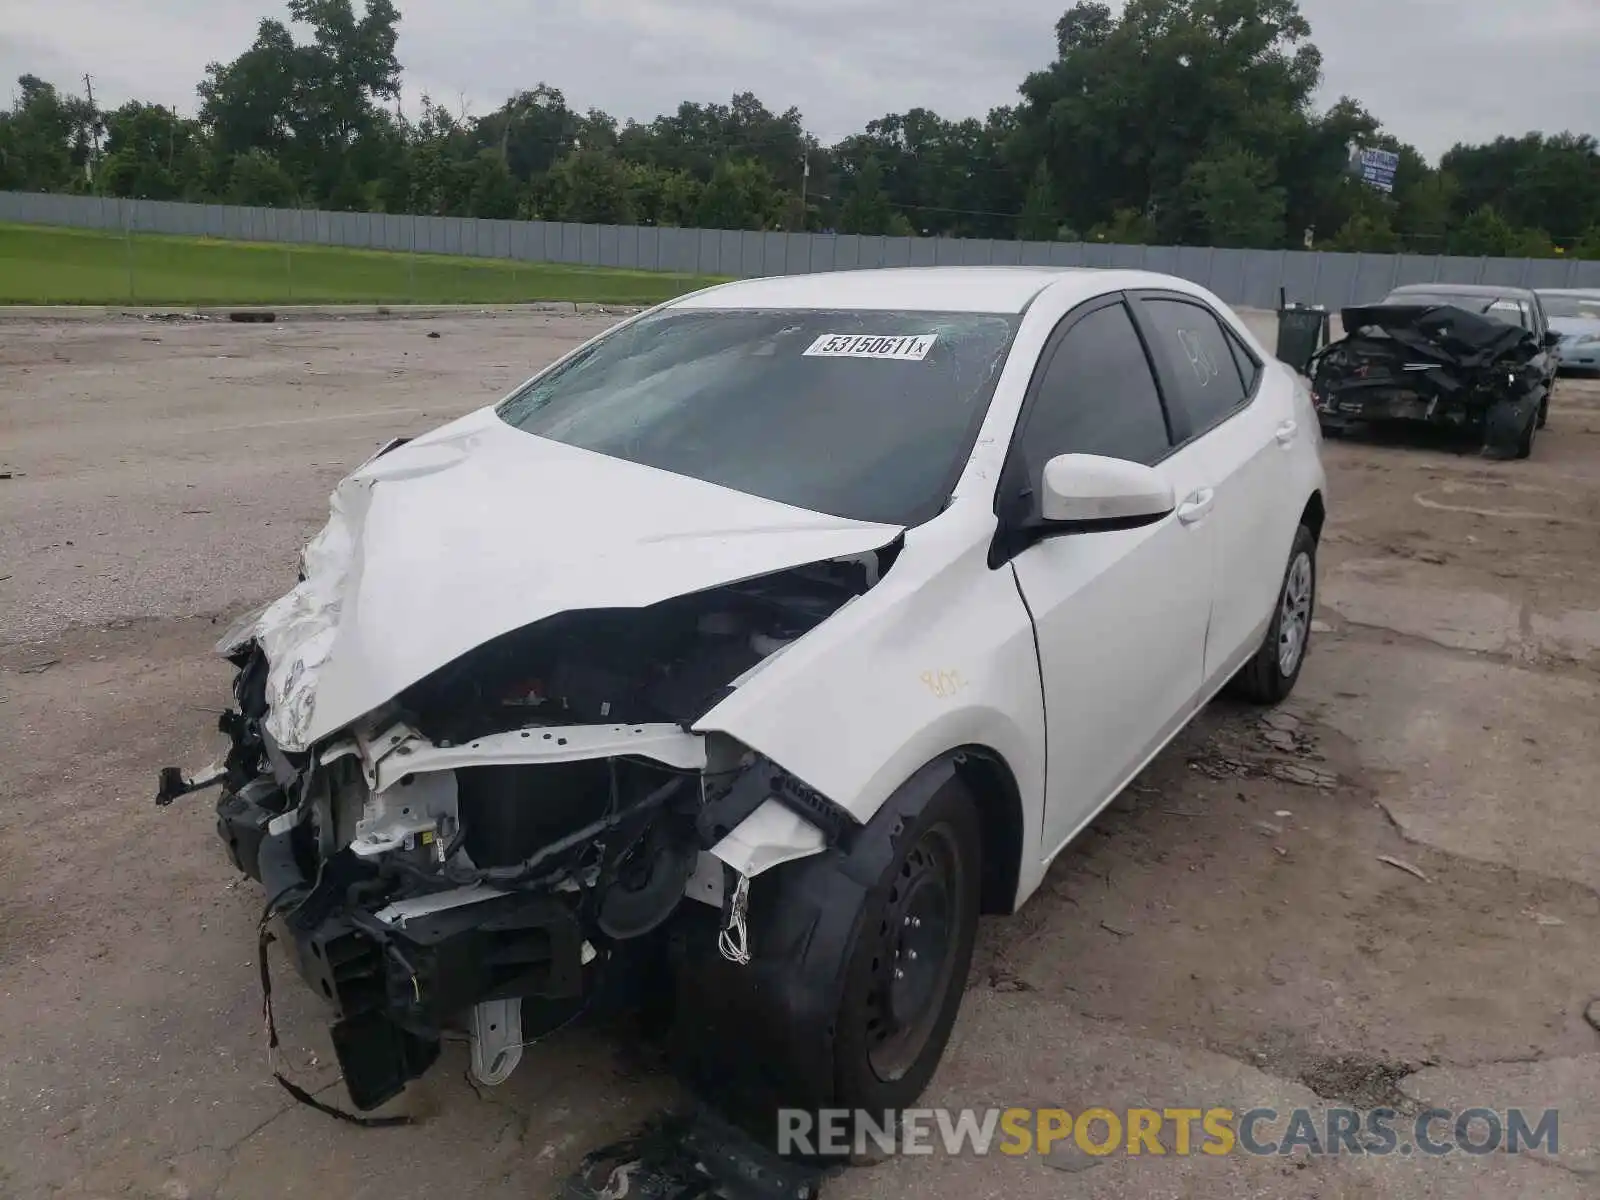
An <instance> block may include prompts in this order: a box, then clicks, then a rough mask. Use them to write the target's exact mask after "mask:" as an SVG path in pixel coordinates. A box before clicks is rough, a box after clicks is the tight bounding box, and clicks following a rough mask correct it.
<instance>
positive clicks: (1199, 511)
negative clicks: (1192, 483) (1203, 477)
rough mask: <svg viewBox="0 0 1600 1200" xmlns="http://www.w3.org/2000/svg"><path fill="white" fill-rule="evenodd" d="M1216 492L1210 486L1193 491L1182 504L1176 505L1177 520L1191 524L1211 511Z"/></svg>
mask: <svg viewBox="0 0 1600 1200" xmlns="http://www.w3.org/2000/svg"><path fill="white" fill-rule="evenodd" d="M1216 499H1217V493H1216V492H1215V491H1214V490H1213V489H1211V488H1201V489H1200V490H1199V491H1197V492H1194V493H1193V494H1191V495H1190V497H1189V498H1188V499H1187V500H1185V501H1184V502H1183V503H1182V504H1180V505H1178V520H1180V521H1182V522H1183V523H1184V524H1185V525H1193V524H1194V523H1195V522H1196V521H1198V520H1200V519H1201V518H1202V517H1204V516H1205V515H1206V514H1207V513H1208V512H1210V511H1211V505H1212V504H1213V503H1215V501H1216Z"/></svg>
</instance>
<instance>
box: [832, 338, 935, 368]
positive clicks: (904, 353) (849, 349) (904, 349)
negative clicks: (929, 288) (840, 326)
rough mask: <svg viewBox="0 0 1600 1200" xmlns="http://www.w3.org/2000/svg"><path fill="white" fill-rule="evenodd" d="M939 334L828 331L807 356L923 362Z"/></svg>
mask: <svg viewBox="0 0 1600 1200" xmlns="http://www.w3.org/2000/svg"><path fill="white" fill-rule="evenodd" d="M938 337H939V335H938V334H936V333H919V334H895V335H888V336H885V335H882V334H875V333H825V334H823V335H822V336H821V337H819V338H818V339H817V340H816V341H814V342H812V343H811V347H810V348H809V349H808V350H806V352H805V357H807V358H897V359H901V360H904V361H908V362H921V361H922V360H923V359H925V358H927V357H928V351H929V350H932V349H933V343H934V342H935V341H937V340H938Z"/></svg>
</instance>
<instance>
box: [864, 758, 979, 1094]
mask: <svg viewBox="0 0 1600 1200" xmlns="http://www.w3.org/2000/svg"><path fill="white" fill-rule="evenodd" d="M895 840H896V842H897V846H896V849H895V850H894V852H893V854H892V856H891V857H890V858H889V861H888V862H887V863H885V865H884V866H883V869H882V870H881V872H880V873H879V876H878V878H877V880H876V881H875V883H874V884H873V886H872V888H871V890H870V892H869V894H868V897H867V902H866V904H865V906H864V911H863V912H862V914H861V917H860V923H859V925H858V927H857V928H858V933H857V941H856V945H855V947H854V949H853V951H852V953H851V956H850V961H849V966H848V968H847V970H846V974H845V987H844V994H843V997H842V1002H841V1004H840V1006H839V1012H838V1016H837V1036H838V1041H837V1047H838V1050H837V1055H836V1058H835V1062H834V1071H835V1087H836V1091H835V1095H836V1097H837V1100H838V1103H839V1104H841V1105H843V1106H845V1107H851V1108H866V1109H870V1110H873V1111H880V1110H886V1109H888V1110H893V1109H900V1108H904V1107H906V1106H908V1105H910V1104H912V1103H913V1102H914V1101H915V1100H916V1099H917V1097H918V1096H919V1095H921V1094H922V1091H923V1089H924V1088H926V1087H927V1084H928V1080H929V1079H930V1078H932V1076H933V1072H934V1069H935V1068H936V1067H937V1066H938V1065H939V1059H940V1057H941V1056H942V1055H943V1053H944V1048H945V1045H946V1043H947V1042H948V1041H949V1038H950V1029H951V1026H952V1025H953V1024H954V1023H955V1019H956V1013H957V1010H958V1009H959V1008H960V1006H961V996H962V992H963V991H964V989H965V988H966V983H967V969H968V967H969V966H970V964H971V961H972V945H973V939H974V937H975V935H976V932H977V922H978V905H979V875H980V871H981V864H980V861H979V857H978V856H979V846H980V827H979V823H978V814H977V809H976V808H975V806H974V805H973V802H972V798H971V797H970V796H969V795H968V793H967V790H966V788H965V787H963V786H961V785H960V784H958V783H953V784H951V785H947V786H946V787H944V788H941V789H940V790H939V791H938V792H936V793H935V794H934V795H933V796H931V797H930V798H929V799H928V801H927V802H926V804H924V805H923V806H922V807H921V808H920V811H916V812H914V813H910V814H906V819H905V822H904V825H903V826H902V828H901V830H900V836H899V837H898V838H897V839H895Z"/></svg>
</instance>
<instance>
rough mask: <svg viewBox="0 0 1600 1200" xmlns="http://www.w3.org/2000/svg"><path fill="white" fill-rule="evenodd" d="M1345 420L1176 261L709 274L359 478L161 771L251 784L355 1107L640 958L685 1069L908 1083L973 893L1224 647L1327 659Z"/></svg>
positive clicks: (775, 1086) (1017, 899)
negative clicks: (1336, 450) (1132, 266)
mask: <svg viewBox="0 0 1600 1200" xmlns="http://www.w3.org/2000/svg"><path fill="white" fill-rule="evenodd" d="M1319 446H1320V441H1319V433H1318V426H1317V418H1316V415H1315V413H1314V412H1313V410H1312V406H1311V401H1310V396H1309V394H1308V391H1307V389H1306V387H1305V385H1304V383H1303V382H1301V381H1300V380H1299V379H1298V378H1297V377H1296V376H1295V375H1294V373H1293V372H1292V371H1291V370H1290V369H1289V368H1288V367H1286V366H1284V365H1283V364H1281V363H1279V362H1277V361H1276V360H1275V359H1274V358H1273V357H1272V356H1271V355H1270V354H1269V353H1268V352H1267V351H1266V350H1265V349H1264V348H1263V347H1262V345H1261V344H1260V343H1259V342H1258V341H1257V340H1256V338H1255V337H1254V336H1253V335H1252V334H1251V333H1250V331H1249V330H1248V329H1247V328H1246V327H1245V325H1244V324H1243V323H1242V322H1241V321H1240V320H1239V319H1238V318H1237V317H1236V316H1235V315H1234V314H1233V313H1232V312H1231V311H1230V310H1229V309H1228V308H1227V307H1226V306H1224V305H1223V304H1222V303H1220V302H1219V301H1218V300H1217V298H1216V297H1215V296H1214V295H1212V294H1211V293H1210V292H1208V291H1206V290H1204V289H1202V288H1200V287H1197V286H1195V285H1193V284H1191V283H1188V282H1185V281H1184V280H1181V279H1177V278H1172V277H1169V276H1163V275H1154V274H1148V273H1144V272H1137V271H1115V270H1112V271H1099V270H1044V269H1039V270H1034V269H1025V268H1014V269H1005V268H1001V269H993V268H957V269H942V268H940V269H905V270H887V271H859V272H846V273H838V274H819V275H807V276H800V277H792V278H779V279H760V280H751V281H747V282H739V283H730V284H726V285H723V286H720V287H715V288H711V289H709V290H706V291H702V292H697V293H695V294H693V295H689V296H685V297H682V298H680V299H678V300H675V301H673V302H671V303H668V304H665V305H663V306H661V307H659V308H656V309H654V310H652V311H650V312H647V313H644V314H642V315H639V316H637V317H634V318H632V319H630V320H628V321H625V322H624V323H622V324H620V325H618V326H616V327H614V328H613V329H611V330H609V331H608V332H606V333H604V334H602V335H600V336H599V337H597V338H595V339H594V340H592V341H590V342H588V343H587V344H585V345H583V346H582V347H580V348H578V349H577V350H575V351H573V352H572V353H570V354H569V355H567V356H566V357H565V358H563V359H562V360H560V361H558V362H557V363H555V364H554V365H552V366H551V367H549V368H547V369H546V370H544V371H542V372H540V373H539V374H538V375H536V376H535V377H534V378H533V379H531V380H530V381H529V382H528V383H526V384H525V385H523V386H522V387H520V388H518V389H517V390H516V391H515V392H513V393H512V394H511V395H510V396H509V397H507V398H506V399H504V400H503V401H501V402H499V403H497V404H495V405H493V406H491V407H487V408H483V409H480V410H478V411H476V412H473V413H471V414H469V415H467V416H464V417H462V418H460V419H459V420H456V421H453V422H451V423H450V424H448V425H446V426H444V427H443V428H441V429H438V430H436V431H434V432H432V433H429V434H426V435H425V436H422V437H418V438H416V439H415V440H412V441H408V442H404V443H395V444H393V445H391V446H389V447H386V448H385V449H384V450H383V451H382V452H380V453H379V454H378V455H377V456H376V457H375V458H374V459H373V460H371V461H369V462H368V463H366V464H364V465H363V466H362V467H360V468H359V469H358V470H356V471H355V472H354V473H353V474H351V475H350V476H349V477H348V478H347V479H345V480H344V481H343V482H341V483H340V485H339V486H338V488H337V490H336V491H335V493H334V495H333V500H332V516H331V518H330V521H329V523H328V525H327V527H326V528H325V529H324V530H323V531H322V532H321V533H320V534H319V535H318V536H317V538H316V539H315V540H314V541H313V542H312V543H311V544H310V545H309V546H308V547H307V550H306V552H305V554H304V556H303V562H302V573H301V581H300V583H299V584H298V586H296V587H295V588H294V589H293V590H292V591H291V592H289V593H288V594H287V595H286V596H284V597H283V598H282V599H281V600H279V601H277V602H275V603H274V604H272V605H270V606H268V607H267V608H266V609H265V610H264V611H262V612H258V613H254V614H251V615H250V616H248V617H247V618H246V619H245V620H243V621H242V622H241V623H240V625H239V626H238V627H237V628H236V630H235V631H233V632H232V633H231V634H230V635H229V636H228V637H227V638H225V639H224V641H223V643H222V645H221V646H220V647H219V649H220V650H221V651H222V652H223V653H225V654H226V655H227V656H228V657H229V658H230V659H231V661H232V662H233V664H234V665H235V666H236V668H237V675H236V678H235V683H234V694H235V698H236V702H237V706H236V708H235V709H234V710H233V711H231V712H230V713H229V714H228V715H226V716H225V717H224V718H223V721H222V727H223V729H224V731H225V732H227V733H228V734H229V736H230V743H231V744H230V748H229V750H228V752H227V757H226V759H225V761H224V762H223V763H221V764H220V765H219V767H218V769H217V770H216V771H214V772H213V773H212V774H211V775H209V776H198V775H197V776H185V775H183V774H181V773H180V772H177V771H176V770H174V769H171V768H169V769H168V770H167V771H166V772H163V779H162V787H161V792H160V794H159V796H158V800H160V801H161V802H163V803H167V802H170V801H171V800H172V799H174V798H175V797H176V796H178V795H181V794H183V793H185V792H187V791H191V790H195V789H197V788H199V787H202V786H206V785H207V784H209V783H217V782H220V783H221V784H222V786H223V791H222V796H221V799H220V801H219V803H218V827H219V831H220V832H221V835H222V837H223V839H224V841H225V842H226V843H227V845H228V849H229V853H230V856H231V857H232V859H233V861H234V863H235V864H236V865H237V866H238V867H239V868H240V869H242V870H244V871H246V872H248V873H249V874H251V875H253V876H255V877H256V878H258V879H260V880H261V881H262V882H263V883H264V884H265V885H266V892H267V895H268V897H269V908H268V915H269V916H279V917H281V918H282V919H283V922H284V925H285V926H286V929H287V932H288V935H289V937H288V941H289V942H290V944H291V945H292V946H293V949H294V953H295V955H296V958H297V961H298V963H299V967H300V970H301V973H302V974H303V975H304V976H305V977H306V979H307V980H308V981H310V982H311V984H312V986H313V987H314V989H315V990H316V991H317V992H318V993H319V994H321V995H322V996H323V998H324V999H325V1000H326V1001H327V1002H328V1003H329V1005H330V1006H331V1007H332V1009H333V1013H334V1017H335V1021H336V1023H335V1025H334V1029H333V1038H334V1044H335V1047H336V1049H337V1051H338V1056H339V1059H340V1064H341V1067H342V1068H343V1071H344V1075H345V1081H346V1084H347V1087H348V1089H349V1093H350V1096H351V1099H352V1101H353V1102H354V1104H355V1105H356V1106H357V1107H358V1108H360V1109H363V1110H366V1109H371V1108H373V1107H375V1106H376V1105H378V1104H381V1103H382V1102H384V1101H385V1100H387V1099H389V1098H390V1097H392V1096H394V1095H395V1094H396V1093H397V1092H398V1091H399V1090H400V1089H401V1088H403V1086H404V1085H405V1083H406V1081H407V1080H408V1079H411V1078H414V1077H415V1076H416V1075H418V1074H420V1073H421V1072H422V1071H423V1070H425V1069H426V1068H427V1067H428V1066H429V1065H430V1064H431V1063H432V1062H433V1060H434V1058H435V1057H436V1056H437V1054H438V1049H439V1042H440V1040H441V1037H442V1036H444V1034H445V1033H446V1031H447V1030H451V1029H456V1030H463V1031H465V1033H466V1034H467V1035H468V1036H469V1037H470V1039H471V1041H472V1050H473V1071H474V1073H475V1074H476V1075H477V1076H478V1078H479V1079H480V1080H482V1081H483V1082H486V1083H497V1082H499V1081H501V1080H502V1079H504V1078H505V1077H506V1075H507V1074H508V1073H509V1072H510V1070H511V1069H512V1067H514V1066H515V1065H516V1062H517V1060H518V1058H519V1057H520V1055H521V1053H522V1051H521V1047H522V1045H523V1044H524V1042H525V1040H526V1038H527V1037H528V1036H530V1035H531V1033H532V1032H534V1031H532V1030H530V1029H528V1028H525V1023H528V1022H530V1021H537V1023H538V1025H539V1026H540V1029H541V1030H542V1029H544V1028H546V1027H549V1026H552V1025H555V1024H559V1023H561V1022H564V1021H565V1020H567V1019H569V1018H570V1017H571V1016H573V1015H574V1014H576V1013H578V1012H580V1011H583V1010H584V1008H585V1007H586V1006H588V1005H590V1004H591V1003H592V1002H597V998H598V997H602V996H605V995H607V994H609V993H608V989H609V988H610V987H611V986H612V984H613V983H615V981H616V980H618V979H624V980H634V981H637V980H649V981H652V982H648V983H645V984H643V985H641V986H639V987H637V988H635V989H634V990H633V991H631V992H629V994H630V995H644V996H656V997H660V996H663V995H671V996H674V997H675V1006H674V1009H673V1013H672V1014H671V1015H672V1019H673V1020H674V1021H675V1022H676V1035H675V1037H674V1039H673V1044H674V1045H675V1046H676V1047H677V1048H679V1049H680V1050H682V1051H683V1052H684V1054H685V1059H684V1061H685V1065H686V1068H687V1069H688V1070H690V1071H691V1072H693V1073H695V1078H698V1079H712V1078H714V1079H717V1080H719V1081H721V1082H722V1083H724V1084H726V1083H728V1082H729V1081H741V1086H742V1083H743V1082H749V1083H751V1084H752V1088H753V1089H754V1090H752V1091H750V1092H749V1094H751V1095H755V1094H765V1093H764V1092H761V1089H763V1088H770V1089H771V1090H772V1092H773V1093H774V1094H775V1095H777V1096H779V1097H781V1098H782V1099H783V1100H784V1101H785V1102H787V1103H789V1104H810V1105H817V1106H824V1105H826V1106H859V1107H862V1108H866V1109H869V1110H874V1111H881V1110H884V1109H894V1108H899V1107H902V1106H905V1105H907V1104H909V1103H910V1102H912V1101H913V1100H914V1099H915V1098H916V1097H917V1095H918V1094H919V1093H920V1092H921V1091H922V1089H923V1088H924V1086H925V1084H926V1083H927V1081H928V1079H929V1077H930V1076H931V1074H932V1073H933V1070H934V1068H935V1066H936V1065H937V1063H938V1061H939V1058H940V1055H941V1054H942V1052H943V1049H944V1046H945V1043H946V1040H947V1038H948V1035H949V1032H950V1028H951V1025H952V1023H953V1021H954V1020H955V1017H956V1012H957V1008H958V1006H959V1004H960V1000H961V994H962V989H963V986H964V983H965V979H966V975H967V969H968V963H969V959H970V956H971V953H972V946H973V934H974V928H975V924H976V921H977V918H978V915H979V913H980V911H991V912H1009V911H1012V910H1014V909H1015V908H1016V907H1017V906H1019V905H1020V904H1022V903H1023V902H1024V901H1025V900H1026V899H1027V898H1028V897H1029V896H1030V895H1031V894H1032V893H1033V892H1034V890H1035V889H1036V888H1037V887H1038V886H1039V884H1040V881H1041V880H1042V879H1043V877H1044V875H1045V872H1046V870H1047V868H1048V867H1049V865H1050V863H1051V860H1052V859H1054V858H1055V857H1056V856H1057V855H1058V854H1060V852H1061V851H1062V849H1063V848H1064V847H1065V846H1067V845H1068V844H1069V843H1070V842H1071V841H1072V839H1073V838H1074V837H1075V836H1076V835H1077V834H1078V832H1079V831H1080V830H1082V829H1083V828H1084V826H1085V825H1087V824H1088V823H1089V822H1090V821H1091V820H1092V819H1093V818H1094V817H1095V815H1096V814H1097V813H1099V812H1100V811H1101V809H1103V808H1104V807H1105V806H1106V805H1107V804H1108V803H1109V802H1110V801H1111V800H1112V799H1113V798H1114V797H1115V796H1116V795H1117V793H1118V792H1119V790H1120V789H1121V788H1122V787H1123V786H1124V785H1125V784H1126V783H1127V782H1128V781H1129V780H1130V779H1131V778H1132V777H1133V776H1134V774H1135V773H1136V772H1138V771H1139V770H1140V768H1141V767H1143V766H1144V765H1145V763H1146V762H1148V761H1149V760H1150V758H1151V757H1152V756H1154V755H1155V754H1156V753H1157V752H1158V751H1159V750H1160V749H1161V748H1162V747H1163V746H1164V745H1165V744H1166V743H1167V742H1168V741H1169V740H1170V739H1171V738H1172V737H1173V736H1174V735H1175V734H1176V733H1177V732H1178V731H1179V730H1181V729H1182V728H1183V727H1184V725H1185V724H1186V723H1187V722H1188V721H1189V720H1190V719H1191V718H1192V717H1193V716H1194V715H1195V714H1196V712H1197V711H1198V710H1199V709H1200V708H1201V707H1202V706H1203V705H1204V704H1205V703H1206V702H1207V701H1208V700H1209V699H1211V697H1212V696H1213V695H1214V694H1215V693H1216V692H1218V691H1219V690H1220V689H1222V688H1223V687H1224V686H1225V685H1228V684H1229V683H1230V681H1231V682H1232V683H1233V684H1234V685H1235V686H1236V688H1237V690H1238V691H1239V692H1240V693H1242V694H1243V695H1244V696H1246V697H1248V698H1249V699H1252V700H1255V701H1258V702H1262V703H1273V702H1276V701H1278V700H1281V699H1282V698H1283V697H1284V696H1285V695H1287V694H1288V692H1289V690H1290V689H1291V688H1292V687H1293V686H1294V684H1295V680H1296V678H1297V677H1298V676H1299V674H1300V670H1301V667H1302V665H1303V663H1304V661H1305V655H1306V649H1307V644H1308V640H1309V636H1310V629H1311V614H1312V605H1313V601H1314V596H1315V589H1316V558H1317V542H1318V537H1319V534H1320V533H1321V530H1322V527H1323V520H1324V513H1325V504H1324V478H1323V470H1322V466H1321V463H1320V458H1319ZM623 990H625V991H626V990H627V989H623ZM530 1014H535V1015H534V1016H532V1017H530Z"/></svg>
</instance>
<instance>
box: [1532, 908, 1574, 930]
mask: <svg viewBox="0 0 1600 1200" xmlns="http://www.w3.org/2000/svg"><path fill="white" fill-rule="evenodd" d="M1522 915H1523V916H1525V917H1527V918H1528V919H1530V920H1531V921H1532V922H1533V923H1534V924H1535V925H1543V926H1546V927H1547V928H1551V927H1554V926H1557V925H1565V924H1566V922H1565V921H1563V920H1562V919H1561V918H1560V917H1552V916H1550V915H1549V914H1547V913H1542V912H1537V911H1536V910H1534V909H1531V908H1525V909H1523V910H1522Z"/></svg>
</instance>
